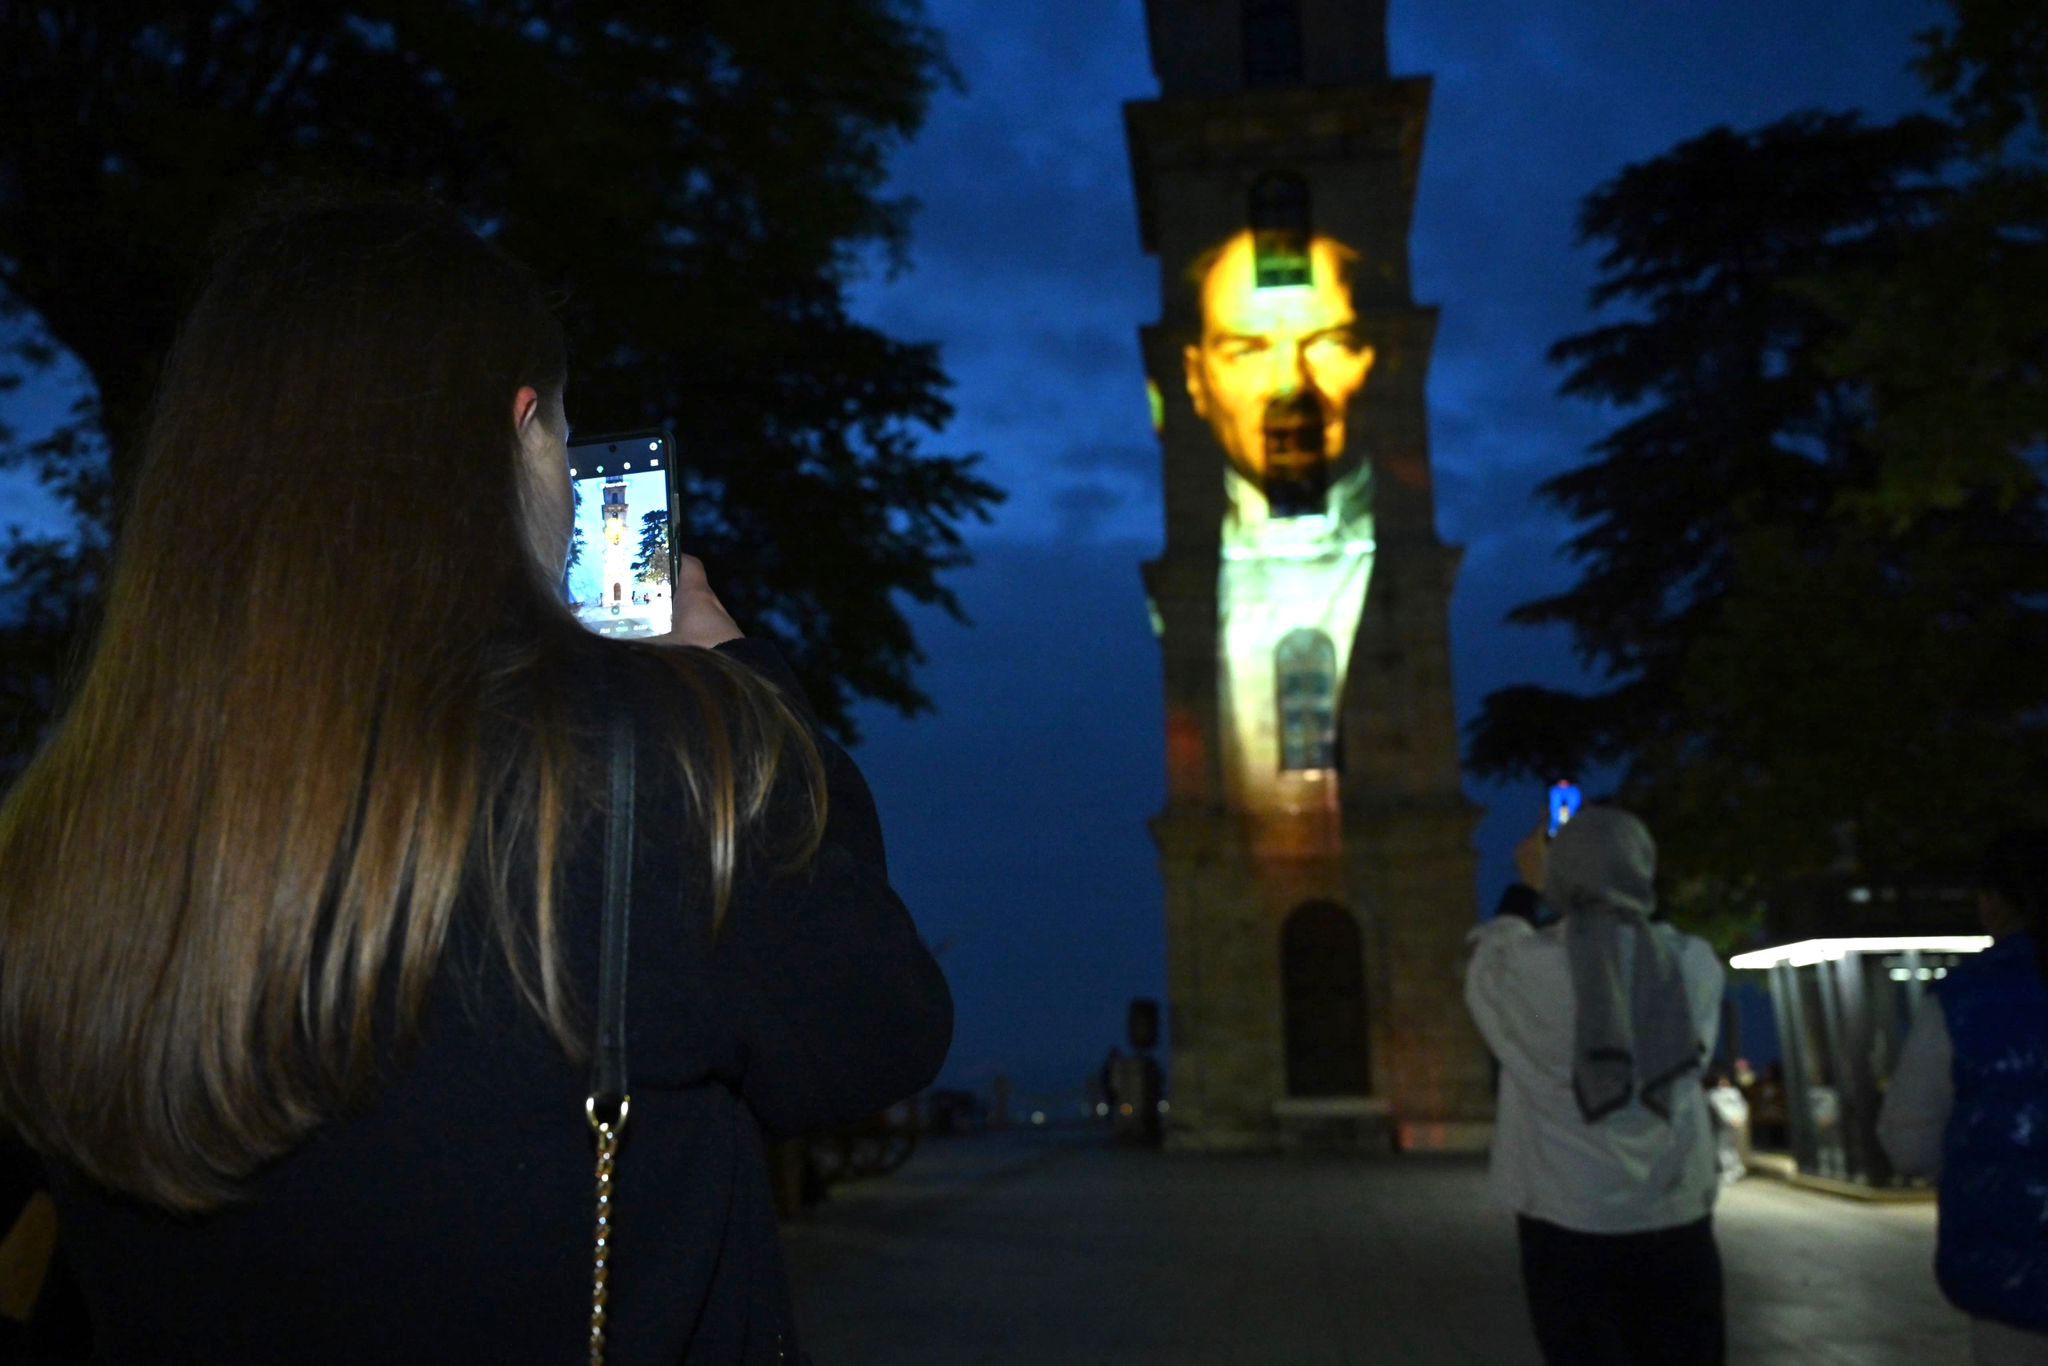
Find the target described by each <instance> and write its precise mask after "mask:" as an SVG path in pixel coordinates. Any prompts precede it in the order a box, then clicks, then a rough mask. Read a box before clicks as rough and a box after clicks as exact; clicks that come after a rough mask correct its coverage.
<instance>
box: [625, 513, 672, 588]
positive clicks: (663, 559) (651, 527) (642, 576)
mask: <svg viewBox="0 0 2048 1366" xmlns="http://www.w3.org/2000/svg"><path fill="white" fill-rule="evenodd" d="M633 577H634V578H635V579H637V580H639V581H640V582H641V583H667V582H668V509H666V508H656V509H655V510H654V511H653V512H650V513H648V514H647V515H646V516H645V517H642V518H641V519H640V549H639V551H638V553H637V554H635V555H634V557H633Z"/></svg>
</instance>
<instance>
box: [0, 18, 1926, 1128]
mask: <svg viewBox="0 0 2048 1366" xmlns="http://www.w3.org/2000/svg"><path fill="white" fill-rule="evenodd" d="M929 4H930V9H931V13H932V17H933V19H934V21H935V22H936V23H937V24H938V25H939V26H940V27H941V28H942V29H943V30H944V31H945V32H946V34H947V36H948V38H949V41H950V42H951V46H952V53H953V58H954V61H955V63H956V64H957V66H958V67H959V69H960V71H961V74H962V76H963V77H964V79H965V86H966V88H965V90H964V91H963V92H958V93H947V94H943V95H941V96H940V97H939V99H938V100H937V101H936V103H935V105H934V108H933V111H932V116H931V119H930V122H929V124H928V125H927V127H926V129H925V131H924V133H923V135H922V136H921V137H920V138H919V139H918V140H917V141H916V142H915V143H913V144H912V145H911V146H909V147H907V148H905V149H904V150H903V151H902V153H901V154H900V156H899V157H898V158H897V162H896V177H895V185H896V189H897V190H898V191H899V192H901V193H904V194H907V195H911V196H914V197H915V198H917V199H918V200H920V201H922V203H923V206H924V207H923V210H922V212H921V213H920V214H919V215H918V217H917V220H916V228H915V233H914V237H913V241H912V244H911V269H910V271H909V272H908V273H907V274H906V275H904V276H903V277H901V278H899V279H897V280H894V281H869V282H867V283H865V284H863V285H862V286H861V287H860V289H859V291H858V301H859V308H860V311H861V312H862V314H863V315H864V316H866V317H867V318H869V319H871V320H873V321H875V322H876V323H878V324H880V325H881V326H883V327H885V328H886V329H887V330H889V331H891V332H893V333H896V334H898V335H901V336H904V337H907V338H912V339H919V340H934V341H937V342H939V343H940V344H941V345H942V346H943V348H944V353H945V359H946V364H947V367H948V368H949V370H950V371H951V373H952V375H953V377H954V379H955V381H956V388H955V390H954V395H953V397H954V399H955V401H956V402H957V404H958V407H959V417H958V419H957V421H956V422H955V424H954V426H953V427H952V429H951V430H950V431H949V432H948V433H946V434H945V436H944V437H943V438H941V439H940V440H939V441H937V442H935V443H934V447H935V449H949V450H979V451H983V452H985V453H986V454H987V457H988V463H987V472H988V473H989V474H990V476H991V477H993V478H994V479H995V480H996V481H997V482H998V483H1000V484H1002V485H1003V486H1005V487H1006V488H1008V489H1009V490H1010V492H1011V499H1010V502H1009V503H1008V505H1007V506H1005V507H1004V508H1003V509H1002V510H1001V511H1000V513H999V515H998V517H997V520H996V521H995V522H994V524H992V525H991V526H988V527H986V528H979V529H977V530H976V531H975V532H974V534H973V536H972V538H971V540H972V545H973V547H974V550H975V552H976V554H977V556H978V563H977V564H976V566H975V567H974V568H973V569H971V570H968V571H965V572H963V573H961V574H959V575H958V576H957V577H956V578H955V580H954V583H955V586H956V588H957V589H958V591H959V593H960V595H961V598H962V599H963V601H964V603H965V605H966V608H967V610H968V612H969V614H970V615H971V616H972V617H973V618H974V622H975V624H974V625H973V627H972V628H961V627H958V626H955V625H953V624H952V623H950V622H949V621H947V620H946V619H945V618H943V617H941V616H938V615H936V614H933V615H920V616H919V617H918V623H919V627H920V635H921V638H922V640H923V642H924V644H925V647H926V649H927V651H928V653H929V655H930V663H929V666H928V668H927V669H926V671H925V673H924V675H923V682H924V684H925V686H926V688H927V689H928V690H929V691H930V693H931V694H932V696H933V697H934V699H935V700H936V701H937V703H938V708H939V710H938V713H937V714H936V715H935V716H927V717H922V718H919V719H918V720H916V721H914V722H905V721H903V720H901V719H900V718H897V717H894V716H892V715H889V714H887V713H882V712H879V711H875V710H872V709H870V710H869V711H868V712H866V713H864V715H863V717H862V723H863V725H864V727H865V729H866V731H867V735H868V740H867V743H866V744H865V745H864V746H863V749H862V753H861V756H860V757H861V759H862V761H863V763H864V765H865V767H866V768H867V770H868V772H869V775H870V777H871V779H872V781H873V784H874V787H875V789H876V794H877V796H878V798H879V799H880V802H881V805H882V811H883V816H884V820H885V824H886V825H887V827H888V830H889V833H890V844H891V851H892V862H893V868H894V872H895V875H896V881H897V883H898V885H899V886H900V888H901V889H902V891H903V894H904V896H905V898H906V899H907V900H908V901H909V902H910V905H911V907H912V909H913V911H914V912H915V913H916V914H917V916H918V918H919V920H920V922H921V923H922V925H923V926H924V927H925V929H926V931H927V933H928V935H929V936H930V938H931V939H932V940H933V942H935V943H939V944H943V945H944V946H945V948H944V962H945V965H946V967H947V970H948V973H949V976H950V977H951V979H952V981H953V985H954V991H955V995H956V997H957V1000H958V1005H959V1029H958V1035H957V1038H956V1041H955V1044H954V1049H953V1055H952V1059H951V1062H950V1063H949V1065H948V1077H949V1078H950V1079H951V1080H953V1081H955V1082H957V1083H960V1084H966V1085H976V1086H981V1085H985V1084H986V1083H987V1082H988V1080H989V1079H991V1078H992V1077H993V1076H994V1075H995V1074H996V1073H998V1072H1006V1073H1008V1074H1010V1075H1011V1076H1012V1077H1014V1078H1015V1079H1016V1081H1017V1082H1018V1085H1019V1087H1020V1090H1021V1091H1023V1092H1024V1093H1026V1094H1029V1093H1031V1092H1050V1091H1052V1090H1054V1089H1056V1088H1062V1087H1065V1086H1068V1085H1070V1084H1076V1083H1078V1081H1079V1079H1080V1078H1081V1076H1082V1075H1083V1074H1084V1072H1085V1070H1086V1069H1087V1068H1088V1067H1090V1066H1091V1065H1092V1064H1093V1063H1094V1062H1095V1061H1096V1060H1098V1059H1099V1058H1100V1056H1101V1054H1102V1052H1103V1051H1104V1050H1105V1049H1106V1048H1107V1047H1108V1046H1109V1045H1110V1044H1111V1043H1115V1042H1120V1040H1121V1032H1122V1021H1123V1007H1124V1003H1125V1002H1126V1001H1127V1000H1128V999H1129V998H1130V997H1131V996H1133V995H1160V994H1161V993H1163V990H1164V985H1165V981H1164V978H1165V973H1164V946H1163V942H1162V926H1161V893H1160V885H1159V879H1158V874H1157V870H1156V865H1155V862H1154V855H1153V850H1152V845H1151V841H1150V838H1149V836H1148V835H1147V833H1146V829H1145V822H1146V820H1147V819H1148V818H1149V817H1150V816H1151V815H1152V814H1154V812H1156V811H1157V809H1158V807H1159V805H1160V802H1161V799H1162V794H1163V787H1164V784H1163V764H1162V759H1161V752H1160V727H1161V705H1160V693H1159V689H1160V682H1159V677H1160V676H1159V664H1158V655H1157V648H1156V646H1155V645H1154V643H1153V640H1152V637H1151V633H1150V631H1149V629H1148V628H1147V625H1146V615H1145V604H1144V598H1143V595H1142V593H1141V591H1140V587H1139V582H1138V572H1137V565H1138V563H1139V561H1141V560H1143V559H1146V558H1149V557H1150V556H1151V555H1153V554H1154V553H1156V551H1157V548H1158V546H1159V543H1160V540H1161V537H1162V524H1161V512H1160V503H1159V457H1158V448H1157V445H1156V443H1155V442H1154V440H1153V438H1152V434H1151V430H1150V425H1149V421H1148V418H1147V414H1146V406H1145V398H1144V387H1143V385H1144V380H1143V374H1142V372H1141V370H1140V367H1139V360H1138V349H1137V340H1136V329H1137V328H1138V327H1139V326H1140V325H1141V324H1143V323H1146V322H1149V321H1152V320H1154V319H1155V318H1156V317H1157V314H1158V281H1157V268H1156V266H1155V265H1154V263H1153V262H1152V261H1151V260H1150V259H1149V258H1147V257H1145V256H1144V255H1142V254H1141V252H1140V250H1139V246H1138V236H1137V227H1136V220H1135V213H1134V207H1133V201H1132V196H1131V189H1130V181H1129V172H1128V167H1127V164H1126V159H1125V150H1124V143H1123V124H1122V114H1121V108H1120V106H1121V104H1122V102H1123V101H1125V100H1128V99H1143V98H1149V97H1151V96H1152V95H1154V94H1156V93H1157V86H1156V83H1155V81H1154V79H1153V77H1152V73H1151V68H1150V64H1149V60H1148V57H1147V54H1146V51H1145V45H1144V19H1143V10H1142V5H1141V0H1035V2H1034V3H1027V4H1020V3H1017V0H929ZM1941 14H1942V11H1941V9H1940V7H1939V6H1938V5H1936V4H1934V3H1932V2H1931V0H1827V3H1825V4H1783V3H1778V2H1776V0H1771V2H1766V0H1632V2H1630V3H1624V2H1623V0H1589V2H1588V3H1580V4H1559V5H1541V6H1529V5H1525V4H1522V3H1515V2H1513V0H1438V2H1437V3H1422V0H1393V3H1392V13H1391V15H1390V18H1389V45H1390V52H1391V54H1392V62H1393V67H1394V70H1395V72H1396V74H1418V75H1423V74H1426V75H1429V76H1432V77H1434V78H1435V82H1436V86H1435V98H1434V103H1433V107H1432V113H1431V117H1430V125H1429V136H1428V143H1427V149H1426V151H1425V154H1424V159H1423V167H1422V184H1421V193H1420V200H1419V205H1418V211H1417V220H1416V225H1415V232H1414V238H1413V249H1414V264H1415V287H1416V296H1417V298H1418V299H1419V300H1421V301H1423V302H1428V303H1434V304H1437V305H1439V306H1440V307H1441V308H1442V325H1441V329H1440V331H1439V335H1438V342H1437V349H1436V358H1435V363H1434V366H1433V368H1432V372H1431V375H1432V377H1431V385H1430V416H1431V424H1432V441H1433V447H1434V460H1435V467H1436V486H1437V491H1438V497H1439V500H1440V501H1439V509H1438V518H1439V530H1440V531H1441V533H1442V535H1443V537H1444V539H1445V540H1447V541H1449V542H1452V543H1454V544H1462V545H1464V546H1465V547H1466V549H1467V555H1466V559H1465V567H1464V572H1463V576H1462V579H1461V581H1460V584H1459V588H1458V593H1457V597H1456V599H1455V601H1454V603H1453V616H1452V631H1453V640H1454V650H1455V656H1454V667H1455V677H1456V683H1457V695H1458V706H1459V714H1460V718H1461V720H1462V719H1465V718H1469V717H1470V716H1471V715H1472V713H1473V712H1474V711H1475V710H1476V707H1477V704H1478V700H1479V699H1480V698H1481V697H1483V696H1484V695H1485V694H1486V693H1487V692H1488V691H1490V690H1492V689H1495V688H1498V687H1502V686H1505V685H1507V684H1510V683H1515V682H1524V681H1533V682H1545V683H1552V684H1562V685H1569V684H1571V683H1573V682H1574V681H1575V680H1576V678H1577V671H1576V669H1575V667H1574V665H1573V662H1572V659H1571V656H1570V653H1569V651H1568V649H1567V648H1566V646H1565V643H1564V641H1563V640H1562V639H1561V638H1560V637H1559V636H1558V635H1556V634H1555V633H1539V632H1531V631H1524V630H1510V629H1508V628H1505V627H1503V626H1502V625H1501V618H1502V615H1503V614H1504V613H1505V612H1506V611H1507V609H1508V608H1509V607H1511V606H1513V605H1514V604H1516V603H1518V602H1521V601H1524V600H1526V599H1528V598H1530V597H1534V596H1537V595H1539V594H1541V593H1543V592H1547V591H1550V590H1552V589H1555V588H1557V587H1561V586H1562V585H1563V584H1565V583H1566V582H1568V581H1569V578H1570V569H1569V566H1568V565H1566V564H1565V563H1563V562H1562V561H1560V560H1559V558H1558V557H1557V554H1556V550H1557V547H1558V546H1559V545H1560V544H1561V542H1562V541H1563V540H1564V539H1565V537H1566V536H1567V534H1568V532H1569V528H1568V527H1567V526H1566V525H1565V524H1564V523H1562V522H1561V521H1560V520H1559V519H1557V518H1556V517H1555V516H1554V515H1552V514H1550V513H1548V512H1547V511H1545V510H1544V509H1542V508H1541V507H1539V506H1538V505H1537V504H1536V503H1535V502H1534V501H1533V499H1532V497H1531V490H1532V489H1533V488H1534V486H1535V485H1536V484H1537V483H1538V482H1539V481H1540V480H1541V479H1543V478H1544V477H1546V476H1548V475H1550V474H1553V473H1556V472H1557V471H1560V470H1562V469H1565V468H1567V467H1569V466H1571V465H1572V464H1575V463H1577V462H1578V461H1579V460H1580V459H1581V458H1582V453H1583V451H1584V448H1585V446H1586V444H1587V443H1588V442H1589V441H1590V440H1591V439H1593V437H1595V436H1596V435H1597V434H1598V433H1599V432H1600V431H1601V430H1602V427H1603V425H1604V421H1605V419H1604V418H1603V415H1602V414H1601V413H1599V412H1597V411H1593V410H1590V409H1587V408H1586V407H1584V406H1583V405H1578V404H1574V403H1568V402H1566V401H1564V400H1561V399H1559V398H1557V397H1556V396H1555V394H1554V389H1555V383H1556V381H1555V376H1554V374H1553V373H1552V372H1551V371H1550V370H1549V369H1548V368H1547V367H1546V366H1545V364H1544V361H1543V355H1544V352H1545V350H1546V349H1547V348H1548V346H1549V345H1550V343H1551V342H1553V341H1555V340H1556V339H1557V338H1559V337H1561V336H1563V335H1565V334H1567V333H1570V332H1573V331H1576V330H1579V329H1581V328H1583V327H1585V326H1586V325H1587V323H1588V321H1589V318H1588V314H1587V313H1586V310H1585V297H1586V291H1587V289H1588V287H1589V286H1590V284H1591V283H1592V280H1593V261H1592V258H1591V254H1590V253H1589V252H1586V251H1584V250H1581V249H1578V248H1575V247H1574V245H1573V240H1572V227H1573V219H1574V214H1575V211H1576V207H1577V204H1578V202H1579V200H1580V199H1581V198H1582V197H1583V196H1584V195H1585V194H1586V193H1587V192H1588V191H1590V190H1592V189H1593V188H1595V187H1596V186H1597V185H1599V184H1600V183H1602V182H1603V181H1605V180H1606V179H1608V178H1610V177H1611V176H1612V175H1613V174H1614V173H1615V172H1617V171H1618V170H1620V169H1621V167H1622V166H1624V165H1626V164H1627V163H1629V162H1632V161H1639V160H1643V159H1646V158H1648V157H1652V156H1655V155H1656V154H1658V153H1659V152H1661V151H1663V150H1665V149H1666V148H1668V147H1670V146H1671V145H1672V144H1673V143H1675V142H1678V141H1680V140H1682V139H1684V138H1687V137H1691V136H1693V135H1695V134H1697V133H1700V132H1703V131H1705V130H1706V129H1708V128H1710V127H1713V126H1716V125H1720V124H1728V125H1732V126H1735V127H1738V128H1743V127H1753V126H1757V125H1760V124H1763V123H1766V122H1769V121H1771V120H1773V119H1776V118H1778V117H1780V116H1782V115H1785V114H1788V113H1791V112H1793V111H1794V110H1797V109H1802V108H1812V107H1823V108H1860V109H1864V110H1866V111H1869V112H1871V113H1872V114H1873V115H1874V116H1877V117H1885V116H1889V115H1892V114H1896V113H1899V112H1902V111H1903V110H1905V109H1906V108H1908V107H1910V106H1912V105H1913V104H1914V103H1916V102H1917V101H1918V100H1919V98H1920V95H1919V91H1918V89H1917V87H1916V85H1915V83H1914V82H1913V80H1912V79H1911V77H1910V76H1909V75H1908V74H1906V72H1905V70H1904V64H1905V62H1906V60H1907V59H1908V57H1909V55H1910V51H1911V44H1910V38H1911V35H1912V34H1913V33H1914V32H1915V31H1916V30H1918V29H1921V28H1924V27H1926V26H1928V25H1930V24H1933V23H1935V22H1937V21H1938V20H1939V19H1940V17H1941ZM39 389H40V391H39V393H36V394H29V395H20V396H17V397H16V398H15V399H14V400H12V401H11V402H10V403H9V405H8V407H7V410H6V411H5V413H4V416H5V417H6V418H7V419H8V420H9V421H10V422H15V423H17V424H18V425H21V426H24V427H31V428H32V427H33V426H35V425H36V414H35V413H34V412H33V411H30V410H29V407H30V405H31V404H32V403H34V402H36V401H37V400H40V401H41V402H42V403H44V404H47V403H48V402H49V401H50V399H51V398H52V396H53V394H60V393H61V391H62V385H58V386H55V387H54V389H53V388H52V387H39ZM678 437H679V445H680V452H679V454H680V457H681V458H684V459H687V458H688V437H687V434H686V433H678ZM0 509H4V511H0V521H7V522H29V523H40V522H43V521H44V520H45V519H46V518H47V516H48V513H47V504H46V503H45V502H44V501H43V500H42V499H41V498H40V496H39V495H37V494H36V493H35V492H34V491H33V490H32V489H30V488H29V487H28V486H27V485H25V484H24V483H23V482H22V481H21V480H20V479H19V478H16V477H12V476H0ZM1467 790H1468V792H1469V793H1470V795H1471V796H1472V798H1473V800H1474V801H1476V802H1478V803H1480V804H1482V805H1484V806H1485V807H1487V808H1488V817H1487V820H1486V822H1485V824H1484V825H1483V826H1482V827H1481V831H1480V850H1481V854H1482V861H1481V873H1480V884H1481V885H1480V892H1479V895H1480V898H1481V900H1482V903H1484V902H1490V900H1491V897H1492V895H1493V893H1494V892H1495V891H1496V890H1497V888H1498V887H1499V885H1500V883H1501V881H1502V879H1504V878H1505V877H1506V876H1507V874H1508V857H1507V851H1508V849H1509V848H1510V847H1511V846H1512V845H1513V843H1514V841H1515V839H1516V838H1518V837H1519V836H1520V834H1521V833H1522V832H1523V831H1524V830H1526V829H1527V828H1528V827H1529V825H1530V824H1532V823H1533V822H1534V820H1535V819H1536V817H1537V815H1538V813H1539V811H1540V807H1541V794H1540V792H1538V791H1536V790H1534V789H1531V790H1527V791H1524V790H1521V789H1519V788H1517V789H1512V790H1500V789H1496V788H1492V787H1487V786H1483V785H1479V784H1468V785H1467Z"/></svg>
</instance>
